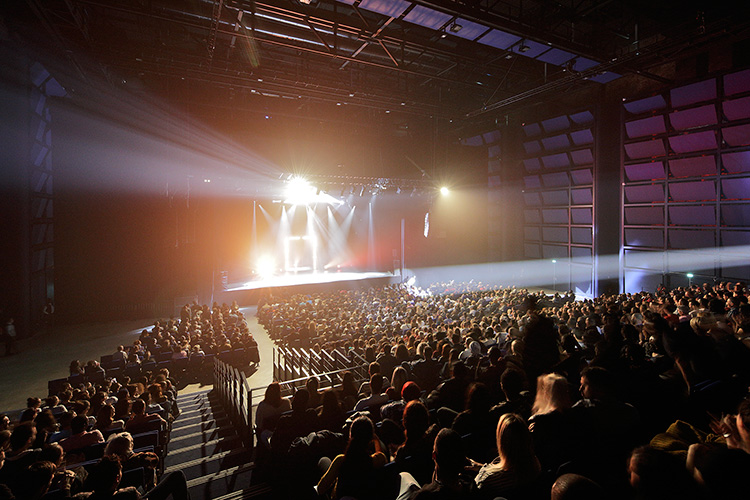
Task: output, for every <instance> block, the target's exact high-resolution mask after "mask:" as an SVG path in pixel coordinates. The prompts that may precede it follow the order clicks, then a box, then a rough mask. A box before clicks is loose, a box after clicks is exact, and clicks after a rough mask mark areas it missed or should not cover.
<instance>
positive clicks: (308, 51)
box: [6, 0, 748, 120]
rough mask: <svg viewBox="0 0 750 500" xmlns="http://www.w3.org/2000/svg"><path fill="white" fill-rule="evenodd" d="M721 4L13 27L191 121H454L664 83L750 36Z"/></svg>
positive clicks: (524, 0)
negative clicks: (378, 116) (405, 117)
mask: <svg viewBox="0 0 750 500" xmlns="http://www.w3.org/2000/svg"><path fill="white" fill-rule="evenodd" d="M18 3H19V4H22V3H23V2H18ZM726 3H729V2H726ZM721 4H722V2H702V1H693V2H690V1H688V2H685V1H680V2H677V1H674V0H665V1H660V2H647V1H644V0H566V1H552V0H463V1H453V0H429V1H428V0H339V1H337V0H259V1H252V0H27V2H26V3H25V4H24V5H22V6H19V7H17V8H11V9H7V10H8V13H7V14H6V24H7V25H8V28H9V29H10V30H11V31H15V32H17V33H19V34H20V35H21V37H23V38H25V39H27V40H29V41H34V42H33V43H35V44H36V45H37V46H38V48H40V49H41V50H49V51H52V52H59V53H60V54H61V55H62V56H63V57H65V58H67V59H68V60H70V61H71V62H72V63H73V64H74V65H75V66H76V67H77V68H78V69H79V73H80V74H81V75H86V74H89V75H92V74H93V75H98V76H102V75H104V76H106V77H107V78H108V79H109V80H110V81H113V82H130V84H131V85H138V86H141V85H142V86H143V87H145V88H146V89H150V90H154V91H155V92H157V93H159V94H163V95H167V96H170V97H171V98H177V99H182V100H187V101H192V102H191V105H192V106H194V107H195V108H200V107H201V106H215V107H221V106H234V107H238V108H242V107H248V108H252V107H254V106H255V107H257V106H258V103H264V104H263V105H265V106H268V105H270V106H274V108H276V109H278V110H281V111H282V112H287V113H290V114H294V113H295V112H296V111H297V110H299V109H300V108H301V103H302V104H303V105H304V104H310V105H320V104H324V105H328V106H336V105H338V106H350V107H357V108H368V109H374V110H377V111H378V112H386V111H389V112H390V111H396V112H400V113H408V114H414V115H420V116H429V117H440V118H445V119H448V120H451V119H466V118H471V117H480V116H482V115H485V114H487V113H490V112H493V111H497V110H502V109H503V108H507V107H509V106H512V105H516V104H519V103H520V104H528V103H529V102H534V101H538V100H539V99H544V98H548V97H549V95H550V94H552V93H555V92H557V93H559V92H567V91H570V90H572V89H576V88H580V87H584V86H596V85H602V84H605V83H607V82H609V81H612V80H615V79H617V78H619V77H620V76H621V75H626V74H638V75H640V76H641V77H643V78H647V79H655V80H658V81H662V82H665V83H668V80H666V79H665V78H663V77H662V76H658V75H656V74H652V73H651V72H650V69H651V68H653V67H655V66H657V65H660V64H662V63H663V62H664V61H667V60H669V59H670V58H673V57H674V56H675V55H676V54H682V55H684V54H685V52H686V51H690V50H705V47H706V46H708V45H709V44H711V43H716V42H718V41H720V40H726V39H728V38H731V37H746V36H747V35H746V34H745V32H746V31H747V28H748V21H746V20H745V19H747V16H744V19H743V16H742V15H741V13H738V12H734V11H732V10H731V8H730V7H728V6H724V7H722V6H721ZM736 20H740V21H739V22H737V21H736ZM743 23H744V24H743ZM268 102H271V104H268Z"/></svg>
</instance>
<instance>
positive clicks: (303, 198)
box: [284, 177, 317, 205]
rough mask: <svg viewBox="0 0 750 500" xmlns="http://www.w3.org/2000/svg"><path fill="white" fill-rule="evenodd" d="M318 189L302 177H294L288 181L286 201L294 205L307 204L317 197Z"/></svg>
mask: <svg viewBox="0 0 750 500" xmlns="http://www.w3.org/2000/svg"><path fill="white" fill-rule="evenodd" d="M316 192H317V189H316V188H315V186H312V185H310V183H309V182H307V181H306V180H305V179H303V178H301V177H294V178H292V179H290V180H289V181H288V186H287V188H286V199H285V200H284V203H290V204H292V205H307V204H308V203H310V202H312V201H313V200H314V199H315V195H316Z"/></svg>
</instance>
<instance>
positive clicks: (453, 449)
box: [434, 429, 468, 478]
mask: <svg viewBox="0 0 750 500" xmlns="http://www.w3.org/2000/svg"><path fill="white" fill-rule="evenodd" d="M434 457H435V465H436V466H437V475H438V476H439V477H441V478H445V477H451V476H457V475H458V474H459V473H461V472H462V471H463V468H464V466H465V465H466V464H467V463H468V460H467V459H466V455H465V453H464V449H463V443H462V442H461V436H459V434H458V433H457V432H456V431H454V430H453V429H441V430H440V432H438V435H437V437H436V438H435V447H434Z"/></svg>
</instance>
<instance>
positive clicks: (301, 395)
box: [292, 389, 310, 412]
mask: <svg viewBox="0 0 750 500" xmlns="http://www.w3.org/2000/svg"><path fill="white" fill-rule="evenodd" d="M309 402H310V393H309V392H308V391H307V389H297V392H295V393H294V396H292V411H294V412H300V411H305V410H306V409H307V403H309Z"/></svg>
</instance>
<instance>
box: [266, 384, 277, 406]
mask: <svg viewBox="0 0 750 500" xmlns="http://www.w3.org/2000/svg"><path fill="white" fill-rule="evenodd" d="M263 402H264V403H266V404H269V405H271V406H273V407H274V408H278V407H279V405H281V386H280V385H279V383H278V382H271V383H270V384H268V387H266V394H265V396H264V398H263Z"/></svg>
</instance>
